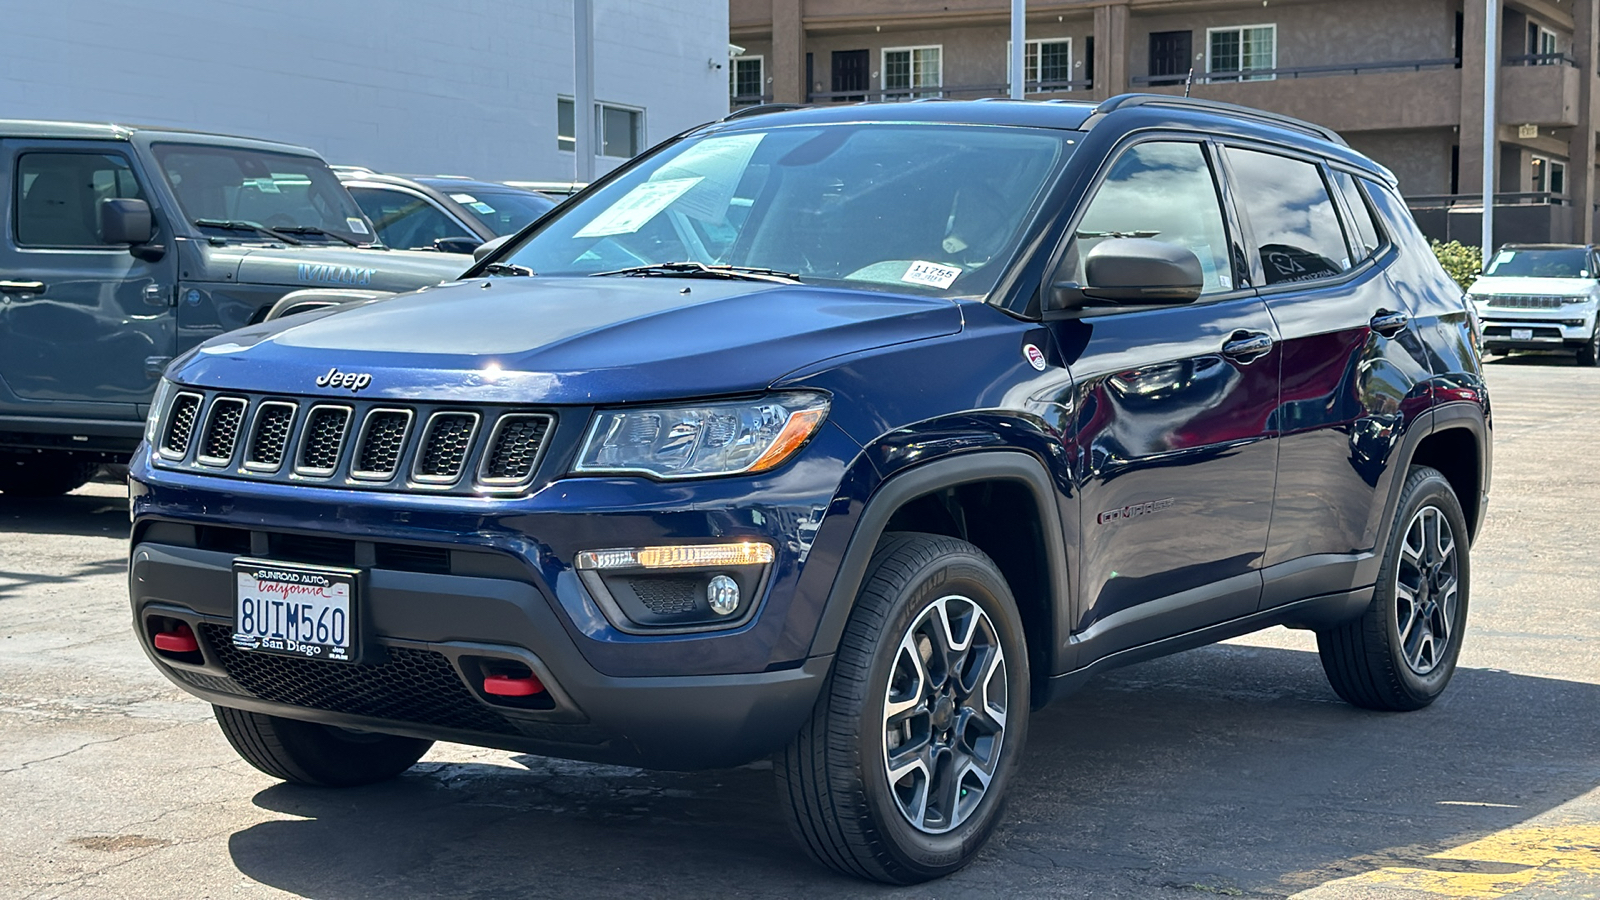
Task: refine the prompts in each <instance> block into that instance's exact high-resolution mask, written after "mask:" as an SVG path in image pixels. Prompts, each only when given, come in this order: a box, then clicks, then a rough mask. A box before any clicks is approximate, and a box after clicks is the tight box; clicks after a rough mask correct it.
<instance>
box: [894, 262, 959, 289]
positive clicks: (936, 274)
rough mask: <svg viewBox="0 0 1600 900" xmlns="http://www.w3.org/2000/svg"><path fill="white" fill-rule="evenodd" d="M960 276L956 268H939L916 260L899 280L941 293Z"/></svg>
mask: <svg viewBox="0 0 1600 900" xmlns="http://www.w3.org/2000/svg"><path fill="white" fill-rule="evenodd" d="M960 274H961V269H959V268H958V267H956V266H941V265H939V264H938V263H931V262H925V261H923V260H920V259H918V260H913V261H912V263H911V265H909V266H907V267H906V273H905V274H904V275H901V276H900V280H901V281H904V282H906V283H907V284H925V285H927V286H929V287H936V288H938V289H939V290H941V291H942V290H944V289H945V288H947V287H949V286H950V285H952V284H954V283H955V281H956V278H957V277H958V276H959V275H960Z"/></svg>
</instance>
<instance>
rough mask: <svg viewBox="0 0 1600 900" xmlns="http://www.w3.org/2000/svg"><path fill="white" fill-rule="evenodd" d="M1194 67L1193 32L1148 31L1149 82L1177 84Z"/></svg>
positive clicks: (1186, 76) (1187, 75)
mask: <svg viewBox="0 0 1600 900" xmlns="http://www.w3.org/2000/svg"><path fill="white" fill-rule="evenodd" d="M1193 67H1194V32H1192V31H1152V32H1150V83H1151V84H1179V83H1181V82H1182V81H1183V80H1184V79H1185V78H1188V77H1189V70H1190V69H1191V68H1193Z"/></svg>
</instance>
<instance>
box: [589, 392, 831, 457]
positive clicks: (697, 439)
mask: <svg viewBox="0 0 1600 900" xmlns="http://www.w3.org/2000/svg"><path fill="white" fill-rule="evenodd" d="M827 415H828V398H826V397H824V396H822V395H820V394H808V393H792V394H774V395H771V396H768V397H763V398H761V399H759V400H743V401H733V402H726V403H703V404H697V405H694V406H674V407H657V408H653V409H627V410H602V411H600V412H598V413H596V414H595V417H594V422H593V423H591V424H590V426H589V436H588V437H587V438H585V439H584V442H583V450H582V451H580V452H579V453H578V464H577V466H576V467H575V471H577V472H584V473H598V472H613V473H622V472H639V473H643V474H646V475H654V476H655V477H657V478H696V477H703V476H708V475H735V474H740V473H752V472H765V471H767V470H768V469H773V468H776V467H777V466H779V465H782V464H783V462H784V460H787V459H788V458H789V457H791V456H793V455H794V453H795V451H797V450H799V449H800V448H801V446H803V445H804V444H805V442H806V441H807V440H809V439H810V438H811V435H813V434H815V433H816V431H817V428H818V427H819V426H821V425H822V420H823V419H825V418H826V417H827Z"/></svg>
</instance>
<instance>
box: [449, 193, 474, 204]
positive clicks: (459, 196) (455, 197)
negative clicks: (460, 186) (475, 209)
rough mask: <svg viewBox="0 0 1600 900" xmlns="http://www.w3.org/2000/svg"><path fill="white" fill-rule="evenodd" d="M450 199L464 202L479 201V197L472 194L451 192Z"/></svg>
mask: <svg viewBox="0 0 1600 900" xmlns="http://www.w3.org/2000/svg"><path fill="white" fill-rule="evenodd" d="M450 199H451V200H454V201H455V202H457V203H462V204H466V203H477V202H478V198H477V197H474V196H472V195H471V194H451V195H450Z"/></svg>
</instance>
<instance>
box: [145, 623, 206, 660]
mask: <svg viewBox="0 0 1600 900" xmlns="http://www.w3.org/2000/svg"><path fill="white" fill-rule="evenodd" d="M155 645H156V649H157V650H160V651H161V652H163V653H194V652H196V651H198V650H199V649H200V642H199V641H198V640H195V636H194V632H193V631H190V630H189V626H187V625H181V624H180V625H179V626H178V627H177V629H176V630H173V631H158V632H156V636H155Z"/></svg>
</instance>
